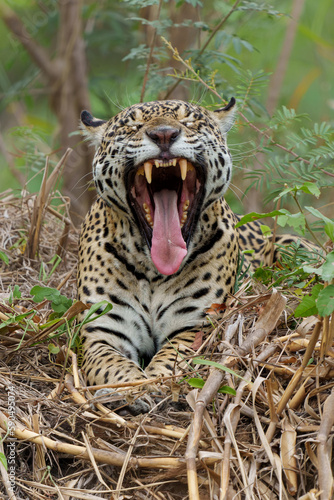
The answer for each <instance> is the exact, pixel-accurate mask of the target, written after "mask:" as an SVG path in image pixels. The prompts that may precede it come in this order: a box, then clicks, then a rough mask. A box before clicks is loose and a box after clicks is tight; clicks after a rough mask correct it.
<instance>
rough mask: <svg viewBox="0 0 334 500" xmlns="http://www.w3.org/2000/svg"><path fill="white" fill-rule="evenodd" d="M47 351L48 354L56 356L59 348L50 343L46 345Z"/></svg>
mask: <svg viewBox="0 0 334 500" xmlns="http://www.w3.org/2000/svg"><path fill="white" fill-rule="evenodd" d="M48 349H49V353H50V354H58V352H59V351H60V348H59V346H57V345H55V344H52V343H51V344H49V345H48Z"/></svg>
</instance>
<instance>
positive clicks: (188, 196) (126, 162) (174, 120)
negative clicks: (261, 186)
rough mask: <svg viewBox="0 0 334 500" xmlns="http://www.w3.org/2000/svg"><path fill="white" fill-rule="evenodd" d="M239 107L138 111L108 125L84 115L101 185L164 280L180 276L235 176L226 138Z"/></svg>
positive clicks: (155, 106)
mask: <svg viewBox="0 0 334 500" xmlns="http://www.w3.org/2000/svg"><path fill="white" fill-rule="evenodd" d="M234 104H235V100H234V99H233V98H232V99H231V101H230V103H229V104H228V105H227V106H226V107H224V108H222V109H219V110H217V111H214V112H210V111H208V110H206V109H204V108H201V107H199V106H195V105H192V104H189V103H186V102H183V101H161V102H159V101H154V102H149V103H145V104H136V105H134V106H131V107H129V108H127V109H125V110H124V111H122V112H121V113H119V114H118V115H116V116H115V117H114V118H112V119H111V120H109V121H108V122H104V121H102V120H98V119H96V118H93V117H92V116H91V115H90V114H89V113H88V112H87V111H83V112H82V115H81V121H82V124H83V127H84V133H85V134H86V135H87V136H88V137H89V138H90V139H91V140H93V142H94V143H95V145H96V146H97V151H96V154H95V158H94V163H93V174H94V181H95V184H96V187H97V190H98V192H99V194H100V196H101V197H102V198H103V199H104V200H105V201H106V203H107V204H108V205H110V206H111V207H112V208H113V209H114V210H116V211H119V212H120V216H121V217H132V218H133V219H134V220H135V221H136V223H137V225H138V227H139V229H140V231H141V233H142V235H143V237H144V238H145V240H146V243H147V245H148V247H149V248H150V251H151V258H152V261H153V263H154V265H155V266H156V268H157V269H158V271H159V272H160V273H161V274H165V275H170V274H174V273H175V272H177V270H178V269H179V267H180V265H181V263H182V261H183V259H184V258H185V256H186V254H187V248H188V246H189V244H190V242H191V239H192V237H193V234H194V231H195V228H196V224H197V222H198V219H199V216H200V214H201V212H202V211H203V210H205V209H206V208H208V207H209V206H210V205H211V204H212V203H213V202H214V201H216V200H217V199H218V198H220V197H221V196H223V194H224V193H225V191H226V189H227V187H228V185H229V182H230V176H231V166H232V165H231V157H230V154H229V152H228V150H227V146H226V133H227V131H228V130H229V129H230V127H231V126H232V124H233V116H234Z"/></svg>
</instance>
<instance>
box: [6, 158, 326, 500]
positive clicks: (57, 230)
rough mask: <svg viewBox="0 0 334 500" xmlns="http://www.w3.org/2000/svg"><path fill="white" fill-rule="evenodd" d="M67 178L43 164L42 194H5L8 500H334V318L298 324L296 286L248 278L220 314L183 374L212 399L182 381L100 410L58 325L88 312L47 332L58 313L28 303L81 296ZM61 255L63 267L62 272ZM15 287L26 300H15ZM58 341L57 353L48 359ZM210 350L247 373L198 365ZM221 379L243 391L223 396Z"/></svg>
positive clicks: (139, 389)
mask: <svg viewBox="0 0 334 500" xmlns="http://www.w3.org/2000/svg"><path fill="white" fill-rule="evenodd" d="M64 161H65V159H62V160H61V161H60V163H59V164H58V166H57V167H56V169H58V170H57V171H58V173H59V171H60V170H61V167H62V165H63V163H64ZM56 178H57V175H56V174H51V175H49V176H48V174H47V169H45V175H44V180H43V188H42V189H41V192H40V193H39V195H37V196H36V195H31V194H29V193H27V192H22V193H20V194H16V193H14V192H7V193H3V194H2V195H0V228H1V229H0V250H1V251H2V252H5V253H6V255H7V256H8V258H9V265H5V263H2V264H0V265H1V268H0V270H1V272H0V279H1V287H2V291H1V298H2V301H3V302H2V304H1V305H0V320H1V321H2V322H4V321H7V323H5V325H3V327H2V328H1V329H0V335H1V337H0V347H1V350H0V359H1V364H0V410H1V413H0V435H1V441H0V453H5V454H7V457H8V449H9V448H8V444H9V443H10V440H9V437H10V436H8V428H9V427H8V426H11V427H10V428H11V429H12V431H13V437H15V438H16V439H15V440H14V442H15V450H16V463H15V480H16V488H15V490H14V493H12V492H11V489H10V487H11V483H10V476H9V472H10V471H9V469H8V471H6V469H5V467H4V466H3V465H0V474H1V476H2V481H1V485H0V492H1V493H2V494H3V495H4V498H11V499H12V500H15V499H19V498H29V499H43V498H60V499H66V500H70V499H71V498H73V499H74V498H75V499H94V500H96V499H121V498H123V499H125V498H134V499H146V498H150V499H151V498H154V499H167V500H174V499H175V500H176V499H184V498H190V499H191V500H195V499H203V500H204V499H205V500H206V499H212V500H213V499H219V500H223V499H224V500H225V499H226V500H229V499H236V500H243V499H252V500H253V499H261V500H262V499H268V500H271V499H294V498H299V499H303V500H314V499H319V498H320V499H321V500H328V499H330V498H332V497H333V473H332V455H331V450H332V436H333V424H334V395H333V387H334V383H333V382H332V380H333V375H334V360H333V357H334V350H333V345H332V344H333V335H332V333H333V327H334V323H333V321H331V320H330V319H328V320H327V319H326V320H325V321H320V320H319V319H318V318H314V317H312V318H309V319H307V320H304V321H303V322H302V324H301V325H299V326H298V328H297V329H296V325H295V323H294V321H293V320H292V319H290V318H291V312H292V310H293V308H294V307H295V306H296V301H295V299H294V297H293V294H292V293H290V292H289V291H284V295H285V296H283V293H282V291H278V290H274V291H268V290H263V289H261V291H260V292H257V291H256V290H257V288H256V286H255V285H254V286H253V288H252V289H251V293H252V295H249V293H250V292H247V288H248V289H249V288H250V286H251V282H250V281H249V280H248V281H247V283H245V284H244V286H243V287H242V288H241V289H240V290H239V292H238V293H237V295H236V296H235V297H231V299H230V300H229V303H228V304H227V308H226V309H225V310H222V311H221V313H219V314H216V313H215V312H214V310H212V311H211V316H210V320H211V322H212V323H213V326H212V328H211V331H210V332H207V330H206V329H204V330H203V331H204V332H205V334H204V336H203V337H202V336H199V342H197V345H196V346H194V347H195V349H196V351H195V350H194V353H193V356H190V357H189V360H188V361H189V365H188V366H186V368H184V369H183V370H184V372H185V373H187V374H189V373H191V370H192V369H194V370H195V372H196V374H197V375H200V376H201V377H203V379H204V380H205V381H206V382H205V385H204V387H203V389H202V390H201V391H198V390H197V389H196V390H191V389H190V387H189V385H188V384H187V382H185V381H184V380H183V379H182V377H181V376H180V374H179V376H178V377H177V378H175V381H174V382H173V383H171V380H170V379H166V380H159V381H157V380H154V381H153V382H156V383H158V382H159V383H160V387H161V398H160V399H159V398H158V399H156V403H157V404H156V406H154V407H153V408H152V410H151V412H150V413H149V414H147V415H141V416H137V417H131V416H124V415H123V416H121V415H119V414H116V413H113V412H111V411H110V410H109V409H108V408H107V407H106V406H105V405H104V404H102V403H99V402H98V401H96V398H95V403H96V404H95V405H93V404H92V401H91V400H92V399H93V400H94V394H95V391H94V390H92V389H89V388H87V387H86V385H85V381H84V376H83V374H82V373H81V370H80V352H79V353H75V352H74V346H70V345H69V338H70V335H69V333H70V334H71V335H73V329H74V326H71V330H70V332H69V333H66V332H65V333H63V334H62V335H60V336H57V332H58V330H59V326H60V324H61V323H63V324H65V325H66V324H68V321H70V320H71V318H74V317H75V316H76V314H77V313H78V311H80V310H81V309H82V308H83V307H85V306H84V305H82V304H80V303H77V304H75V305H74V306H72V308H71V309H70V311H68V312H67V314H66V315H65V316H64V318H63V320H62V322H61V323H59V324H57V325H53V326H51V327H50V326H49V327H48V328H44V325H45V324H46V323H47V321H48V320H49V317H50V313H51V310H50V305H49V303H48V302H47V301H44V302H43V303H42V304H34V303H33V302H32V300H31V296H30V295H29V292H30V289H31V288H32V287H33V286H34V285H37V284H39V285H43V286H50V287H53V288H58V289H59V290H60V291H61V293H62V294H64V295H66V296H67V297H71V298H74V297H75V293H76V292H75V276H76V259H77V257H76V256H77V242H78V234H77V231H76V230H75V228H74V227H73V226H72V225H71V223H70V219H69V216H68V201H67V200H66V199H64V198H63V197H62V196H61V195H60V194H59V193H57V192H54V187H53V186H54V185H55V180H56ZM55 199H57V203H56V204H55V203H53V201H54V200H55ZM55 253H58V254H59V253H61V257H62V261H61V264H60V265H59V266H58V267H57V268H56V269H55V270H54V272H53V273H50V269H51V268H52V264H50V261H51V259H52V257H53V256H54V255H55ZM41 267H42V268H43V270H44V273H41V272H40V271H41ZM45 277H47V278H45ZM42 279H44V281H41V280H42ZM15 285H18V286H19V288H20V291H21V294H22V295H21V298H20V299H15V300H14V301H13V303H12V304H10V303H9V302H8V299H9V295H10V289H11V290H12V291H13V290H14V286H15ZM29 311H30V314H28V315H27V316H26V317H25V318H22V317H21V318H20V317H17V315H18V314H22V313H28V312H29ZM33 311H35V312H33ZM14 314H16V317H17V319H16V320H13V321H12V322H8V319H10V318H12V317H13V315H14ZM55 335H56V336H55ZM323 339H324V340H323ZM52 346H53V347H54V346H56V347H57V346H58V347H59V352H58V355H56V354H50V348H51V347H52ZM51 350H52V349H51ZM77 354H78V355H77ZM198 354H200V355H201V356H203V357H204V358H206V359H210V360H213V361H216V362H219V363H221V364H223V365H225V366H227V367H230V368H232V369H233V370H235V371H236V372H238V374H239V375H242V377H243V378H241V379H240V378H237V377H235V376H233V375H227V374H226V373H225V372H223V371H221V370H219V369H217V368H209V367H205V366H203V365H198V366H193V364H191V360H192V358H193V357H194V356H196V355H198ZM197 375H196V376H197ZM175 383H176V384H178V385H179V387H178V386H177V387H178V390H177V391H176V390H175V387H176V386H175ZM222 384H228V385H230V386H232V387H234V388H235V390H236V396H235V397H232V396H229V395H224V394H219V395H217V390H218V389H219V387H220V386H221V385H222ZM128 385H129V384H127V386H128ZM122 390H126V391H127V392H128V391H129V388H128V387H127V388H124V387H118V388H117V391H118V392H120V391H122ZM131 390H132V393H133V397H137V396H138V395H140V394H142V393H143V391H144V392H145V388H143V385H142V384H136V383H134V384H133V386H132V387H131ZM171 390H172V391H173V394H174V397H176V396H175V395H176V394H177V393H178V392H180V394H181V396H180V402H179V403H178V404H175V403H174V404H172V403H171V399H172V394H171ZM9 393H10V394H14V396H15V398H14V399H15V412H14V413H13V412H9V404H8V402H9ZM184 396H186V397H187V401H188V403H185V399H184ZM163 399H167V401H163Z"/></svg>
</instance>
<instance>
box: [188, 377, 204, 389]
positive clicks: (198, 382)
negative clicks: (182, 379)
mask: <svg viewBox="0 0 334 500" xmlns="http://www.w3.org/2000/svg"><path fill="white" fill-rule="evenodd" d="M187 382H188V384H189V385H191V387H196V389H202V387H203V386H204V384H205V382H204V380H203V379H202V378H195V377H193V378H189V379H188V380H187Z"/></svg>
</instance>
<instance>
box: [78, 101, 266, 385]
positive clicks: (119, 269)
mask: <svg viewBox="0 0 334 500" xmlns="http://www.w3.org/2000/svg"><path fill="white" fill-rule="evenodd" d="M234 110H235V107H234V100H231V102H230V103H229V105H228V106H226V107H225V108H222V109H220V110H217V111H215V112H211V111H208V110H206V109H204V108H202V107H200V106H196V105H193V104H189V103H186V102H182V101H163V102H150V103H145V104H136V105H134V106H131V107H129V108H127V109H125V110H124V111H122V112H120V113H119V114H118V115H117V116H115V117H114V118H112V119H111V120H109V121H107V122H104V121H102V120H97V119H95V118H93V117H92V116H91V115H90V114H89V113H88V112H83V114H82V124H83V129H84V133H85V134H86V136H87V137H88V138H89V139H90V140H91V142H92V143H93V144H94V145H95V147H96V154H95V158H94V162H93V173H94V180H95V185H96V188H97V191H98V195H99V197H98V200H97V201H96V203H95V204H94V205H93V207H92V209H91V211H90V212H89V213H88V215H87V217H86V219H85V222H84V224H83V226H82V232H81V239H80V253H79V272H78V293H79V299H80V300H82V301H83V302H86V303H88V304H94V303H97V302H99V301H101V300H104V299H105V300H108V301H110V302H111V303H112V304H113V309H112V311H111V312H109V313H108V314H107V315H105V316H102V317H101V318H99V319H97V320H95V321H94V322H92V323H88V324H87V325H85V326H84V327H83V328H82V331H81V340H82V346H83V357H84V363H83V368H84V370H85V372H86V375H87V378H88V381H89V383H90V384H104V383H118V382H128V381H132V380H134V379H137V378H140V379H142V378H145V377H149V378H150V377H152V376H156V375H161V374H162V375H170V374H172V373H173V372H174V371H175V370H176V369H177V361H178V360H179V359H180V357H182V356H183V355H184V354H185V353H187V352H189V351H191V345H192V343H193V341H194V337H195V331H196V330H198V329H200V328H201V325H202V324H203V322H204V321H205V309H206V308H207V307H209V306H210V305H211V304H212V303H217V302H218V303H223V302H224V301H225V300H226V299H227V297H228V295H229V294H231V293H233V288H234V283H235V278H236V273H237V266H238V254H239V250H240V248H241V249H244V248H255V250H256V256H255V257H254V262H255V264H257V263H259V262H260V261H262V262H266V261H268V259H269V253H270V246H271V244H270V241H269V240H265V239H264V238H263V236H262V233H261V231H260V229H259V225H258V224H257V223H254V224H251V225H247V226H243V227H241V228H240V230H239V231H237V230H236V229H235V227H234V226H235V222H236V216H235V215H234V214H233V213H232V212H231V210H230V208H229V207H228V205H227V204H226V202H225V201H224V198H223V195H224V193H225V191H226V189H227V188H228V185H229V182H230V179H231V168H232V161H231V155H230V153H229V150H228V148H227V144H226V133H227V132H228V130H229V129H230V127H231V126H232V124H233V115H234ZM157 158H158V159H161V161H167V160H168V161H169V160H170V158H172V159H175V158H185V159H186V160H187V161H188V162H190V163H189V164H190V165H194V166H195V170H196V176H197V180H196V186H197V187H193V188H192V189H193V190H194V193H193V196H194V200H195V201H196V203H195V201H194V202H193V205H194V206H193V207H192V212H191V217H190V218H191V221H187V223H186V225H187V224H188V226H187V227H186V228H185V229H182V231H183V233H184V238H185V239H187V242H186V243H187V254H186V256H185V257H184V258H183V260H182V262H181V264H180V266H179V268H178V269H177V270H176V272H174V273H172V274H170V275H165V274H162V273H161V272H159V271H158V270H157V268H156V266H155V264H154V263H153V261H152V257H151V253H150V244H151V243H150V241H151V240H150V238H151V232H152V231H151V229H150V227H149V226H147V227H146V226H145V221H144V220H143V214H142V212H141V210H140V209H138V207H137V206H136V203H137V202H136V196H137V194H136V193H137V191H136V189H135V188H134V187H133V186H134V185H135V183H136V182H137V183H138V182H139V181H140V182H145V180H144V178H143V179H142V178H140V179H139V177H136V175H137V174H138V172H139V169H140V168H141V167H142V166H143V165H144V164H145V162H153V161H154V159H157ZM151 164H152V165H153V163H151ZM153 168H154V167H153ZM172 168H173V167H169V170H168V172H169V171H171V169H172ZM162 169H163V167H161V168H159V172H160V170H161V173H159V172H158V173H156V175H158V174H159V175H163V174H164V173H165V172H167V169H166V170H164V171H163V170H162ZM166 175H167V174H166ZM187 175H188V174H187ZM138 179H139V181H138ZM159 182H160V183H161V182H162V180H161V179H160V180H159ZM166 182H169V181H166ZM177 182H178V183H179V184H180V185H181V181H180V179H178V181H177ZM179 184H178V185H179ZM194 186H195V184H194ZM198 186H200V187H198ZM148 188H149V187H148V186H146V187H145V188H144V189H148ZM157 189H160V187H159V188H157ZM178 189H181V188H178ZM182 189H183V188H182ZM196 190H198V192H197V191H196ZM195 191H196V193H195ZM144 215H145V214H144ZM143 362H144V366H146V367H145V368H144V367H143Z"/></svg>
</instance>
